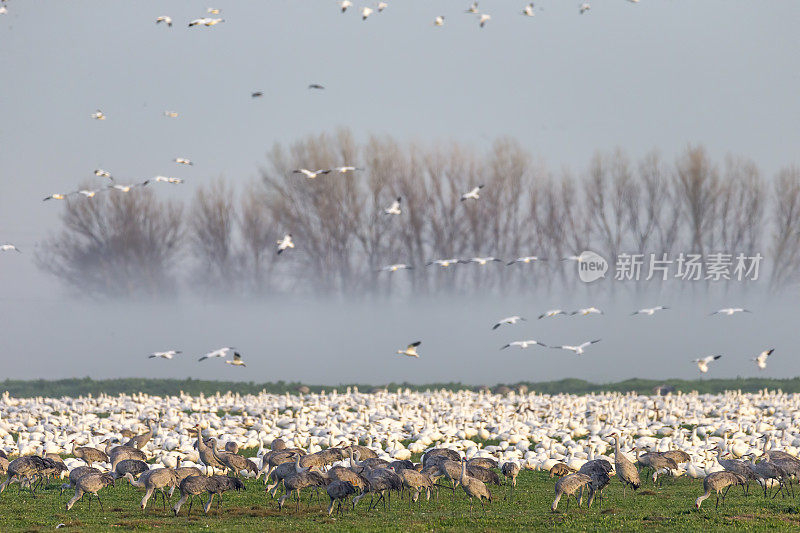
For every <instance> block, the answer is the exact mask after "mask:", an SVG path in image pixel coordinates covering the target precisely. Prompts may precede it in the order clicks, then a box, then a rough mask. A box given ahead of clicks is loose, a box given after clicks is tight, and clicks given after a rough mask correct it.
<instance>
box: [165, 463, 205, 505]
mask: <svg viewBox="0 0 800 533" xmlns="http://www.w3.org/2000/svg"><path fill="white" fill-rule="evenodd" d="M173 472H174V473H175V485H173V486H172V488H170V489H169V495H168V496H169V498H172V493H173V492H175V488H176V487H180V484H181V481H183V480H184V479H186V478H187V477H189V476H202V475H203V473H202V472H201V471H200V469H199V468H197V467H196V466H181V467H178V468H176V469H174V470H173Z"/></svg>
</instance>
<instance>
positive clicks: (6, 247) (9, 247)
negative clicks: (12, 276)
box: [0, 244, 22, 253]
mask: <svg viewBox="0 0 800 533" xmlns="http://www.w3.org/2000/svg"><path fill="white" fill-rule="evenodd" d="M0 252H18V253H22V252H20V251H19V248H17V247H16V246H14V245H13V244H0Z"/></svg>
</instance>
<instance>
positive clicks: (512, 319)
mask: <svg viewBox="0 0 800 533" xmlns="http://www.w3.org/2000/svg"><path fill="white" fill-rule="evenodd" d="M520 320H522V321H524V320H525V319H524V318H523V317H521V316H518V315H514V316H509V317H506V318H502V319H500V320H498V321H497V322H495V324H494V326H492V329H497V328H499V327H500V326H511V325H513V324H516V323H517V322H519V321H520Z"/></svg>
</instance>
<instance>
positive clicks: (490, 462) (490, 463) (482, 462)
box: [467, 457, 499, 468]
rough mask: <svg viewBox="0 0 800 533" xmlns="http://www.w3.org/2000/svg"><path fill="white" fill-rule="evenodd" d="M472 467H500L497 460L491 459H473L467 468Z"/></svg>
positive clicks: (468, 462)
mask: <svg viewBox="0 0 800 533" xmlns="http://www.w3.org/2000/svg"><path fill="white" fill-rule="evenodd" d="M470 466H480V467H482V468H497V467H498V466H499V465H498V464H497V460H495V459H492V458H491V457H473V458H472V459H470V460H469V461H467V467H470Z"/></svg>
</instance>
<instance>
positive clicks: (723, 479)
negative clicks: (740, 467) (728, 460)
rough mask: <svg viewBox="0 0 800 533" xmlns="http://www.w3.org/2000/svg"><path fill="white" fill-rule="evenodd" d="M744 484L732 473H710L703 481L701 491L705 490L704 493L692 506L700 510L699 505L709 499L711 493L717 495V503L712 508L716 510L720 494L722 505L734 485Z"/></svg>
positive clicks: (724, 471) (743, 481)
mask: <svg viewBox="0 0 800 533" xmlns="http://www.w3.org/2000/svg"><path fill="white" fill-rule="evenodd" d="M744 484H745V479H744V478H743V477H742V476H740V475H739V474H736V473H734V472H728V471H727V470H722V471H719V472H712V473H711V474H709V475H707V476H706V477H705V479H704V480H703V489H705V493H704V494H703V495H702V496H699V497H698V498H697V500H696V501H695V502H694V506H695V507H696V508H698V509H700V504H702V503H703V501H704V500H706V499H707V498H709V497H710V496H711V492H712V491H713V492H715V493H716V494H717V503H716V505H715V506H714V508H715V509H716V508H717V507H719V495H720V494H722V503H725V496H726V495H727V494H728V490H730V488H731V487H733V486H735V485H744Z"/></svg>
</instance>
